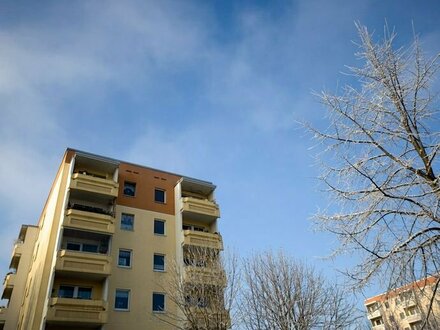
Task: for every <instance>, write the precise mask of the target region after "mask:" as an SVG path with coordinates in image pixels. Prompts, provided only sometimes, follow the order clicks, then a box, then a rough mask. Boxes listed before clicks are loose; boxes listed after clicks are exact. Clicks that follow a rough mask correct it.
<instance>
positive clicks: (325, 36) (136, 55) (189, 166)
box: [0, 0, 440, 293]
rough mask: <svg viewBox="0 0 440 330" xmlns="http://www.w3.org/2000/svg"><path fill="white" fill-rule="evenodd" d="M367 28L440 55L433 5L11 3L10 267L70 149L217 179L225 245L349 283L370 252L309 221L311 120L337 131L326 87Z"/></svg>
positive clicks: (3, 67) (2, 177) (6, 186)
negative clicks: (353, 249)
mask: <svg viewBox="0 0 440 330" xmlns="http://www.w3.org/2000/svg"><path fill="white" fill-rule="evenodd" d="M356 21H359V22H361V23H362V24H364V25H366V26H367V27H368V28H369V29H370V30H371V31H375V36H377V37H380V35H381V33H382V32H383V26H384V23H385V22H387V23H388V25H389V26H390V27H394V28H395V30H396V32H397V34H398V38H397V41H396V42H397V43H396V45H404V44H407V43H408V42H410V41H411V39H412V36H413V26H414V27H415V31H416V32H417V33H418V34H419V35H420V38H421V41H422V45H423V48H424V49H425V51H426V52H427V53H430V54H431V53H432V54H434V53H436V52H439V51H440V24H439V22H440V2H438V1H434V0H432V1H410V0H389V1H383V0H364V1H352V0H334V1H328V0H327V1H326V0H294V1H189V0H188V1H167V0H163V1H145V0H139V1H137V0H126V1H116V0H114V1H113V0H109V1H105V2H103V1H94V0H90V1H20V0H11V1H7V0H1V1H0V155H1V162H0V181H1V184H0V211H1V214H2V217H1V218H0V227H1V228H2V229H1V231H0V272H1V273H4V274H6V272H7V271H8V270H7V267H8V265H9V261H10V254H11V251H12V244H13V241H14V239H15V238H16V237H17V235H18V232H19V229H20V226H21V224H23V223H25V224H36V223H37V221H38V218H39V216H40V212H41V210H42V207H43V205H44V202H45V200H46V197H47V195H48V192H49V189H50V186H51V183H52V180H53V178H54V176H55V174H56V170H57V168H58V165H59V163H60V161H61V158H62V156H63V154H64V152H65V149H66V148H67V147H71V148H75V149H80V150H83V151H88V152H91V153H96V154H99V155H104V156H108V157H112V158H116V159H120V160H124V161H128V162H132V163H136V164H142V165H146V166H150V167H154V168H159V169H163V170H166V171H171V172H175V173H178V174H182V175H187V176H191V177H195V178H199V179H204V180H208V181H212V182H213V183H214V184H216V185H217V190H216V198H217V201H218V203H219V204H220V207H221V219H220V220H219V223H220V230H221V232H222V234H223V238H224V241H225V245H226V246H228V247H229V248H232V249H234V250H236V251H239V252H240V254H241V255H244V256H246V255H248V254H250V253H253V252H255V251H262V250H265V249H272V250H278V249H283V250H284V251H285V252H286V253H287V254H289V255H291V256H293V257H295V258H298V259H302V260H307V261H308V262H309V263H311V264H313V265H315V266H316V267H317V268H318V269H321V270H322V271H323V272H324V273H325V274H326V275H328V276H329V277H332V278H333V277H335V278H336V279H337V280H343V279H342V278H339V277H340V275H338V273H337V272H336V269H342V268H344V267H349V266H350V265H352V264H353V263H354V262H355V260H356V256H351V255H349V256H344V257H340V258H338V259H336V260H333V261H324V260H322V258H321V257H324V256H327V255H329V254H330V253H331V250H332V248H333V247H335V246H336V245H337V242H336V241H335V237H333V236H331V235H329V234H326V233H319V232H315V231H314V230H313V227H312V223H311V221H310V218H311V217H312V216H313V214H314V213H316V212H317V210H318V209H322V208H326V207H327V206H328V203H329V201H328V199H327V196H326V195H325V194H324V193H322V192H321V188H322V187H320V185H319V182H318V181H317V179H316V177H317V176H318V175H319V172H320V168H319V166H317V165H316V161H315V156H316V154H317V153H318V152H319V147H316V142H314V141H313V140H312V139H311V136H310V134H308V133H307V132H306V131H305V130H304V128H303V126H302V125H301V124H300V122H304V121H305V122H309V123H311V124H312V125H313V126H315V127H321V128H322V127H325V125H326V118H325V115H326V111H325V109H324V108H323V107H322V106H321V105H320V103H319V101H318V100H317V98H316V97H315V96H314V95H313V92H314V91H318V92H319V91H321V90H323V89H326V90H330V91H337V89H338V86H342V85H344V84H346V83H354V82H352V81H351V80H350V79H351V78H350V77H348V76H347V75H344V74H341V73H342V72H347V69H346V67H345V66H346V65H361V64H362V63H361V62H359V61H358V60H357V59H356V57H355V56H354V53H355V52H356V51H357V46H356V44H355V42H356V41H357V33H356V28H355V22H356ZM332 207H337V206H332ZM375 290H376V289H373V291H372V292H375ZM378 290H379V289H377V290H376V291H378ZM375 293H378V292H375Z"/></svg>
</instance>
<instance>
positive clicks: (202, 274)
mask: <svg viewBox="0 0 440 330" xmlns="http://www.w3.org/2000/svg"><path fill="white" fill-rule="evenodd" d="M184 269H185V271H184V281H185V282H189V283H199V284H208V285H218V286H223V287H224V286H226V274H225V271H224V270H223V269H221V268H219V267H214V268H212V267H197V266H185V268H184Z"/></svg>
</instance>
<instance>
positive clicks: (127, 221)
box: [121, 213, 134, 230]
mask: <svg viewBox="0 0 440 330" xmlns="http://www.w3.org/2000/svg"><path fill="white" fill-rule="evenodd" d="M133 227H134V215H133V214H126V213H122V215H121V229H122V230H133Z"/></svg>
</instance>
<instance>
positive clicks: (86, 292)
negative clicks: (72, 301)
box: [78, 288, 92, 299]
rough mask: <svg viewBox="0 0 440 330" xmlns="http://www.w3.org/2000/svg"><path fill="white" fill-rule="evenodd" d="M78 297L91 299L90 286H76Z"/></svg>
mask: <svg viewBox="0 0 440 330" xmlns="http://www.w3.org/2000/svg"><path fill="white" fill-rule="evenodd" d="M78 299H92V288H78Z"/></svg>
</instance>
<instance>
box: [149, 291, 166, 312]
mask: <svg viewBox="0 0 440 330" xmlns="http://www.w3.org/2000/svg"><path fill="white" fill-rule="evenodd" d="M155 296H162V297H163V309H155V306H156V305H155V303H154V297H155ZM151 309H152V311H153V313H165V311H166V295H165V293H163V292H153V294H152V296H151Z"/></svg>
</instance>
